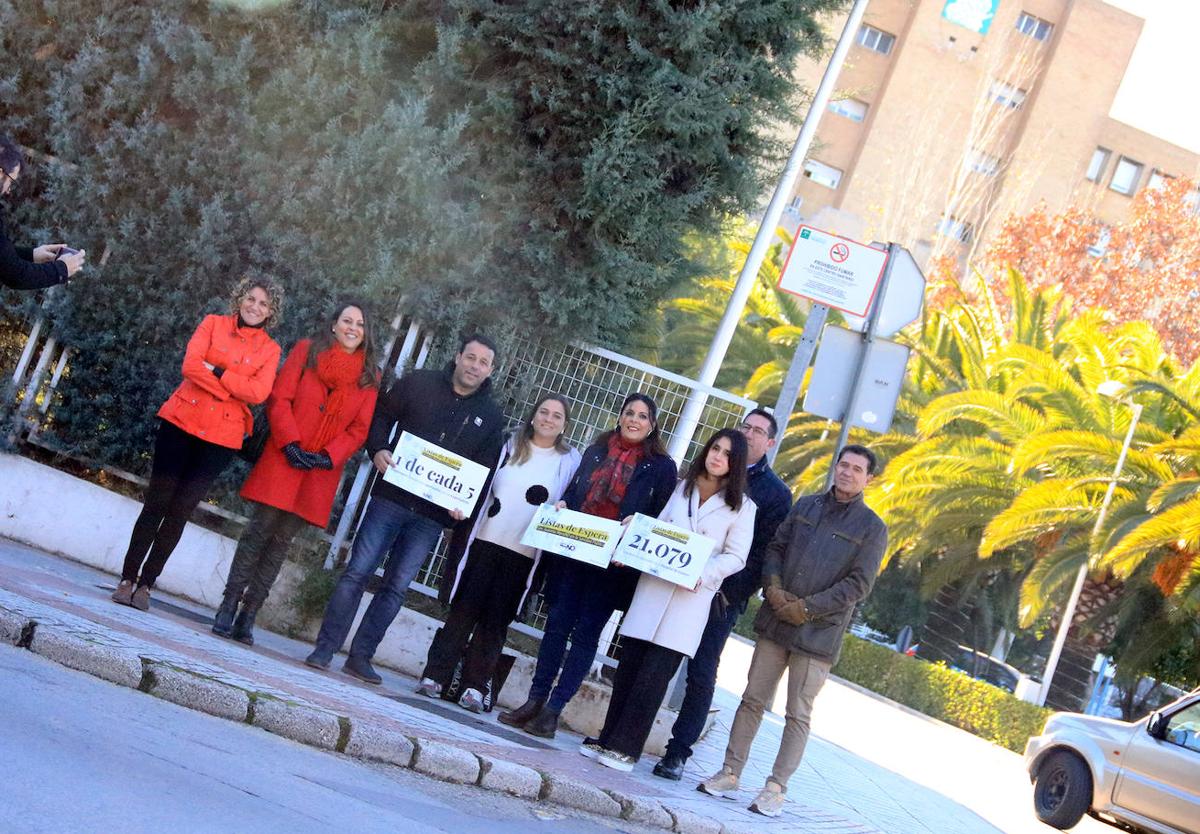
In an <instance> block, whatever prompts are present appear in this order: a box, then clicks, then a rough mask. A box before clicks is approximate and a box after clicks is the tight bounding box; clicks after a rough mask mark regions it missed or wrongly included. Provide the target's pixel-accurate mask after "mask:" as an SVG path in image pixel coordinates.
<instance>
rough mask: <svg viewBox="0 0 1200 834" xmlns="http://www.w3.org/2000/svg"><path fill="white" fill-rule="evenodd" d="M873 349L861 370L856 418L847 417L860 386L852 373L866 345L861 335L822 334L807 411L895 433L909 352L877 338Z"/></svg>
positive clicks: (850, 332) (829, 329)
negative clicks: (852, 395) (897, 410)
mask: <svg viewBox="0 0 1200 834" xmlns="http://www.w3.org/2000/svg"><path fill="white" fill-rule="evenodd" d="M873 345H874V349H873V350H872V351H871V355H870V357H869V358H868V359H867V363H866V367H865V368H863V372H862V380H863V382H862V389H861V391H860V392H859V396H858V398H857V400H856V402H855V404H854V411H855V412H856V413H854V414H846V409H847V408H849V407H850V406H849V401H850V397H851V394H852V391H853V388H854V385H855V383H857V379H856V378H855V375H854V369H855V368H856V367H857V366H858V362H859V359H860V357H861V356H862V353H863V350H865V349H866V343H865V342H864V341H863V337H862V334H861V333H856V332H854V331H853V330H846V329H845V328H842V327H834V326H833V325H827V326H826V327H825V330H824V332H823V333H822V334H821V347H820V349H819V350H818V351H817V363H816V364H815V365H814V366H813V369H812V376H811V377H810V378H809V382H808V393H807V394H806V395H805V397H804V410H805V411H807V412H808V413H809V414H816V415H817V416H819V417H828V418H829V419H830V420H839V421H841V422H842V423H846V422H849V423H850V424H851V425H853V426H858V427H859V428H863V429H868V430H870V431H874V432H885V431H887V430H888V429H889V428H891V426H892V417H893V416H894V415H895V413H896V401H897V400H898V399H899V398H900V389H901V388H902V387H903V385H904V369H905V368H906V367H907V365H908V353H909V349H908V348H907V347H906V346H904V345H901V344H897V343H896V342H890V341H888V340H887V339H875V340H874V342H873Z"/></svg>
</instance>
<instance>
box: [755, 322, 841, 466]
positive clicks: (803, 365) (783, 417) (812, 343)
mask: <svg viewBox="0 0 1200 834" xmlns="http://www.w3.org/2000/svg"><path fill="white" fill-rule="evenodd" d="M827 318H829V306H828V305H826V304H813V305H812V308H811V309H810V310H809V311H808V318H807V319H805V320H804V332H802V333H801V334H800V341H799V342H798V343H797V344H796V352H795V353H794V354H792V363H791V364H790V365H788V371H787V376H785V377H784V378H783V387H782V388H780V389H779V399H777V400H776V401H775V412H774V414H775V421H776V423H778V425H779V441H780V442H778V443H776V444H775V445H774V446H772V447H771V448H770V449H768V450H767V463H768V464H773V463H775V456H776V455H778V454H779V450H780V449H781V448H782V447H783V437H784V435H786V434H787V427H788V421H789V420H791V419H792V411H793V410H794V409H795V408H796V398H797V397H798V396H800V384H801V383H802V382H804V374H805V372H807V371H808V366H809V365H811V364H812V358H813V354H814V353H815V352H816V350H817V342H818V340H820V338H821V331H822V330H824V329H825V320H826V319H827Z"/></svg>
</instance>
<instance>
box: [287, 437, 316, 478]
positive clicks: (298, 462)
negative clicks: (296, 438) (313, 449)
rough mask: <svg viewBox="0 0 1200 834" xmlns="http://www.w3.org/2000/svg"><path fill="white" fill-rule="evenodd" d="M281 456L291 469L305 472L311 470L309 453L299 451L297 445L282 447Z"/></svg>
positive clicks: (290, 444)
mask: <svg viewBox="0 0 1200 834" xmlns="http://www.w3.org/2000/svg"><path fill="white" fill-rule="evenodd" d="M283 456H284V457H285V458H287V462H288V465H289V466H291V467H292V468H293V469H300V470H303V471H305V472H307V471H308V470H309V469H312V468H313V462H312V459H311V458H310V457H309V453H308V452H306V451H304V450H303V449H301V448H300V444H299V443H289V444H288V445H286V446H284V447H283Z"/></svg>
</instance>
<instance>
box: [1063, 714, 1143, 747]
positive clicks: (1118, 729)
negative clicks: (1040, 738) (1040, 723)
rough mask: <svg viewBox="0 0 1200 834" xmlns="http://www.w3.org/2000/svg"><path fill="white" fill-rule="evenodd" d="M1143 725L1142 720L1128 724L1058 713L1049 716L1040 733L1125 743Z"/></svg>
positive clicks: (1094, 717) (1092, 716) (1114, 720)
mask: <svg viewBox="0 0 1200 834" xmlns="http://www.w3.org/2000/svg"><path fill="white" fill-rule="evenodd" d="M1145 723H1146V719H1144V718H1143V719H1141V720H1140V721H1136V722H1133V723H1130V722H1128V721H1118V720H1117V719H1115V718H1101V717H1099V716H1096V715H1080V714H1078V713H1060V714H1058V715H1052V716H1050V719H1049V720H1048V721H1046V728H1045V729H1044V730H1043V731H1042V734H1043V735H1051V734H1053V733H1060V732H1064V731H1067V732H1069V731H1074V732H1080V733H1083V734H1085V735H1087V736H1090V737H1091V738H1095V739H1101V738H1103V739H1108V740H1110V741H1125V740H1126V739H1128V738H1129V737H1130V736H1132V735H1133V734H1134V732H1136V731H1137V729H1138V728H1139V727H1141V726H1142V725H1143V724H1145Z"/></svg>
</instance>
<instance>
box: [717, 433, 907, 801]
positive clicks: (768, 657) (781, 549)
mask: <svg viewBox="0 0 1200 834" xmlns="http://www.w3.org/2000/svg"><path fill="white" fill-rule="evenodd" d="M875 468H876V460H875V453H874V452H872V451H871V450H870V449H867V448H866V447H865V446H857V445H850V446H846V447H844V448H843V449H842V451H841V452H840V453H839V455H838V459H837V463H836V465H835V467H834V481H833V489H831V490H829V491H828V492H825V493H818V494H816V495H806V496H804V497H803V498H801V499H800V500H799V501H797V502H796V506H795V507H793V508H792V511H791V512H790V513H789V514H788V517H787V518H786V519H785V520H784V522H783V524H781V525H779V530H778V531H776V533H775V538H774V539H772V540H771V544H770V545H768V546H767V553H766V558H765V559H764V560H763V584H764V585H765V586H766V587H765V591H764V596H765V597H766V603H765V604H764V605H763V606H762V608H760V609H759V611H758V616H757V617H755V619H754V632H755V634H757V635H758V642H757V643H756V644H755V647H754V658H753V659H752V660H751V661H750V672H749V675H748V678H749V679H748V680H747V681H746V691H745V692H744V693H743V694H742V702H741V704H740V705H739V706H738V709H737V714H736V715H735V716H734V719H733V727H731V728H730V730H729V744H728V745H727V746H726V748H725V764H724V766H723V767H722V768H721V770H720V771H719V772H718V773H716V774H714V775H713V776H711V777H709V778H708V779H705V780H704V781H703V782H701V783H700V785H699V789H700V790H701V791H703V792H704V793H707V794H710V795H712V796H726V795H728V794H729V793H732V792H734V791H736V790H737V788H738V780H739V777H740V776H741V773H742V768H744V767H745V766H746V760H747V758H748V757H749V754H750V744H751V742H753V741H754V736H755V734H756V733H757V732H758V725H759V723H760V722H761V721H762V714H763V710H764V709H765V708H766V707H767V705H769V704H770V703H771V701H772V700H773V699H774V697H775V689H776V688H777V687H778V685H779V681H780V679H781V678H782V677H783V673H784V670H786V671H787V673H788V688H787V711H786V716H785V722H784V728H783V739H782V741H781V742H780V745H779V753H778V754H777V755H776V757H775V765H774V767H772V769H771V775H770V776H768V777H767V784H766V785H765V786H763V789H762V790H761V791H760V792H759V794H758V796H757V797H755V799H754V801H753V802H751V803H750V810H751V811H756V812H758V813H760V814H764V815H765V816H769V817H775V816H779V813H780V811H781V810H782V809H783V803H784V801H785V797H786V795H787V784H788V780H789V779H790V778H791V775H792V773H794V772H795V770H796V768H797V767H799V766H800V759H801V758H802V757H803V756H804V747H805V744H806V743H807V741H808V727H809V719H810V717H811V716H812V707H813V701H814V699H816V697H817V693H818V692H820V691H821V687H822V686H823V685H824V684H825V679H826V678H827V677H828V676H829V670H830V669H831V668H832V667H833V665H834V664H835V663H836V662H837V659H838V654H839V652H840V651H841V647H842V637H843V635H844V634H845V632H846V628H847V627H848V626H849V625H850V619H851V617H852V616H853V615H854V606H855V605H857V604H858V602H859V601H860V600H862V599H864V598H865V597H866V596H867V594H868V593H870V591H871V586H872V585H874V584H875V577H876V575H877V574H878V573H879V564H880V562H881V561H882V559H883V552H884V550H885V549H886V547H887V527H886V526H884V523H883V521H882V520H881V519H880V518H879V516H877V515H876V514H875V513H874V512H873V511H872V510H871V508H870V507H868V506H867V505H866V504H865V503H863V497H862V492H863V488H864V487H866V485H867V482H868V481H870V480H871V478H872V476H874V474H875Z"/></svg>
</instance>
